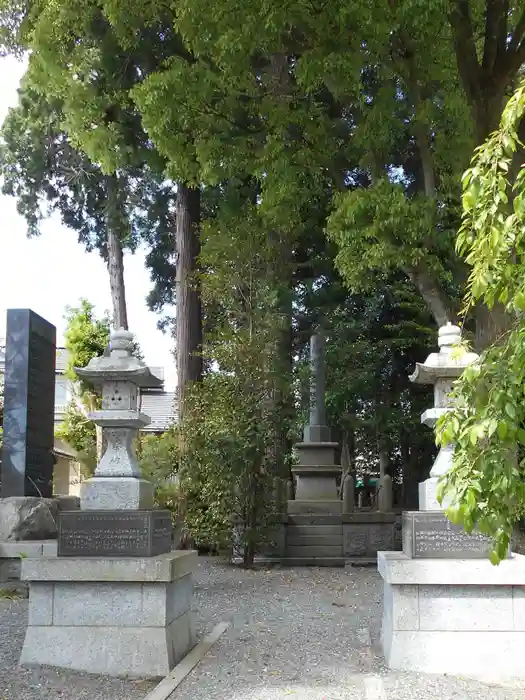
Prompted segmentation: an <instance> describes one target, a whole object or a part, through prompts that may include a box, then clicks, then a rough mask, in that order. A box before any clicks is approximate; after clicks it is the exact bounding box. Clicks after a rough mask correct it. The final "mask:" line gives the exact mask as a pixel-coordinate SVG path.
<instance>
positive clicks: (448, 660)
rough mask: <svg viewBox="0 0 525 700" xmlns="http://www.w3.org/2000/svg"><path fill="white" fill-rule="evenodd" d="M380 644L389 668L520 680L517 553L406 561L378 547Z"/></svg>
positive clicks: (521, 606) (522, 603)
mask: <svg viewBox="0 0 525 700" xmlns="http://www.w3.org/2000/svg"><path fill="white" fill-rule="evenodd" d="M378 568H379V573H380V574H381V576H382V578H383V581H384V599H383V604H384V608H383V623H382V630H381V643H382V647H383V652H384V655H385V661H386V664H387V665H388V666H389V667H390V668H392V669H398V670H406V671H419V672H425V673H447V674H453V675H460V676H469V677H472V678H484V679H486V678H488V677H491V678H493V679H502V680H504V679H512V678H519V679H525V665H524V664H523V653H522V650H523V646H524V644H525V557H523V556H521V555H518V554H515V555H513V557H512V558H510V559H506V560H504V561H502V562H501V563H500V564H499V566H493V565H492V564H491V563H490V562H489V561H488V560H487V559H454V560H451V559H411V558H410V557H408V556H407V555H406V554H403V553H402V552H379V554H378Z"/></svg>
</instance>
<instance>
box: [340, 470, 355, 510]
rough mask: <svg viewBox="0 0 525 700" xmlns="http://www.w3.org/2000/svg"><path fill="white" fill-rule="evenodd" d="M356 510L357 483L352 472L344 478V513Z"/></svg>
mask: <svg viewBox="0 0 525 700" xmlns="http://www.w3.org/2000/svg"><path fill="white" fill-rule="evenodd" d="M354 510H355V483H354V478H353V476H352V475H351V474H347V475H346V476H345V477H344V480H343V513H353V512H354Z"/></svg>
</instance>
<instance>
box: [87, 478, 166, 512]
mask: <svg viewBox="0 0 525 700" xmlns="http://www.w3.org/2000/svg"><path fill="white" fill-rule="evenodd" d="M80 501H81V507H82V510H148V509H151V508H153V505H154V487H153V484H151V483H150V482H149V481H146V480H145V479H135V478H133V477H107V476H104V477H96V476H94V477H93V478H92V479H87V480H86V481H84V482H83V483H82V485H81V486H80Z"/></svg>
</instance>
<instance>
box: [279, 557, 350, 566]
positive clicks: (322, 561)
mask: <svg viewBox="0 0 525 700" xmlns="http://www.w3.org/2000/svg"><path fill="white" fill-rule="evenodd" d="M281 565H282V566H333V567H335V566H341V567H344V565H345V559H344V557H284V558H283V559H281Z"/></svg>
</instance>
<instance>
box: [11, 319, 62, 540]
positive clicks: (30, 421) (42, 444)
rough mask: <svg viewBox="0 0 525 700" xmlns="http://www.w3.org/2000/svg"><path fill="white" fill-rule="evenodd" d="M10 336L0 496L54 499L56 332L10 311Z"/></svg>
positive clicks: (48, 326) (44, 321)
mask: <svg viewBox="0 0 525 700" xmlns="http://www.w3.org/2000/svg"><path fill="white" fill-rule="evenodd" d="M6 335H7V337H6V351H5V353H6V356H5V374H4V387H5V390H4V425H3V428H4V442H3V449H2V461H1V469H2V472H1V489H2V492H1V495H2V497H4V498H8V497H13V496H15V497H16V496H18V497H22V496H40V497H46V498H50V497H51V496H52V495H53V466H54V463H55V459H54V456H53V444H54V417H55V339H56V330H55V327H54V326H53V325H52V324H50V323H48V322H47V321H46V320H45V319H43V318H41V317H40V316H38V314H35V313H34V312H33V311H31V310H30V309H9V310H8V312H7V334H6ZM0 539H1V537H0Z"/></svg>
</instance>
